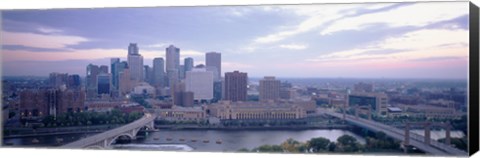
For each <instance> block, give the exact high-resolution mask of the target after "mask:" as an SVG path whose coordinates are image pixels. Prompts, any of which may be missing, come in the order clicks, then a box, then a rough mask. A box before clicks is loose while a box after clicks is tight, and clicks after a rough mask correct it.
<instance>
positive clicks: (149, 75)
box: [143, 65, 153, 84]
mask: <svg viewBox="0 0 480 158" xmlns="http://www.w3.org/2000/svg"><path fill="white" fill-rule="evenodd" d="M143 75H144V76H143V79H144V81H145V82H147V83H149V84H153V69H152V68H150V66H148V65H144V66H143Z"/></svg>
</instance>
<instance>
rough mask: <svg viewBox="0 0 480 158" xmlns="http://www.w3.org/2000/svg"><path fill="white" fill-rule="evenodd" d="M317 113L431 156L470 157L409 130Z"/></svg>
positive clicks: (361, 119)
mask: <svg viewBox="0 0 480 158" xmlns="http://www.w3.org/2000/svg"><path fill="white" fill-rule="evenodd" d="M317 113H318V114H326V115H329V116H333V117H336V118H339V119H345V121H348V122H350V123H352V124H354V125H357V126H359V127H363V128H366V129H369V130H371V131H374V132H383V133H385V134H386V135H388V136H390V137H392V138H394V139H397V140H400V141H403V142H404V145H411V146H414V147H416V148H418V149H420V150H422V151H424V152H426V153H429V154H433V155H438V156H468V153H467V152H466V151H463V150H460V149H457V148H455V147H453V146H451V145H447V144H443V143H440V142H438V141H436V140H431V139H430V138H429V137H428V138H426V137H424V136H422V135H419V134H416V133H412V132H410V131H409V130H408V129H406V130H402V129H398V128H395V127H392V126H388V125H385V124H382V123H379V122H375V121H372V120H368V119H363V118H360V117H358V116H351V115H344V114H341V113H337V112H335V111H333V110H328V109H323V108H319V109H317ZM426 141H427V142H426Z"/></svg>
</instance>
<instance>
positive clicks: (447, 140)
mask: <svg viewBox="0 0 480 158" xmlns="http://www.w3.org/2000/svg"><path fill="white" fill-rule="evenodd" d="M445 128H446V129H445V144H447V145H450V142H451V138H450V128H451V127H450V123H447V124H446V125H445Z"/></svg>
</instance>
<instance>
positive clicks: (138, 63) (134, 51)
mask: <svg viewBox="0 0 480 158" xmlns="http://www.w3.org/2000/svg"><path fill="white" fill-rule="evenodd" d="M128 65H129V68H130V78H131V79H132V80H135V81H138V82H141V81H143V80H144V79H143V77H144V76H143V56H142V55H140V54H139V53H138V47H137V44H136V43H130V45H129V46H128Z"/></svg>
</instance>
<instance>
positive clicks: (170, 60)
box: [165, 45, 180, 89]
mask: <svg viewBox="0 0 480 158" xmlns="http://www.w3.org/2000/svg"><path fill="white" fill-rule="evenodd" d="M165 51H166V58H167V62H166V71H167V76H168V86H169V87H170V88H171V89H172V87H174V86H175V84H176V83H177V82H178V78H179V73H180V72H179V67H180V49H179V48H177V47H175V46H173V45H170V46H169V47H167V48H166V50H165ZM173 75H175V76H173Z"/></svg>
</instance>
